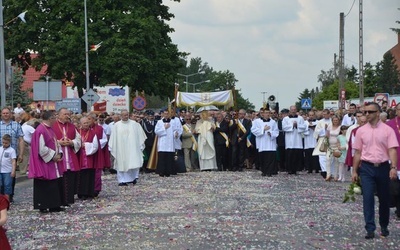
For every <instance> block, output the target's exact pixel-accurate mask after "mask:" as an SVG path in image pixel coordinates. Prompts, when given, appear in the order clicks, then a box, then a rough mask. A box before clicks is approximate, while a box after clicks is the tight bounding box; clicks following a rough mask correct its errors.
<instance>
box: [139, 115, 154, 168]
mask: <svg viewBox="0 0 400 250" xmlns="http://www.w3.org/2000/svg"><path fill="white" fill-rule="evenodd" d="M141 125H142V128H143V130H144V133H145V134H146V137H147V139H146V141H145V148H144V154H145V159H144V163H143V166H144V167H145V168H147V163H148V158H149V157H150V154H151V150H152V148H153V144H154V139H155V137H156V134H155V133H154V127H155V125H156V121H154V120H152V121H150V120H143V122H142V123H141Z"/></svg>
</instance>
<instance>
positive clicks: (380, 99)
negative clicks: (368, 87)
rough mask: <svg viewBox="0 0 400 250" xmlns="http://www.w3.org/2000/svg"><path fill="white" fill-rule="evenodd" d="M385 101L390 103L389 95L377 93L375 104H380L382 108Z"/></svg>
mask: <svg viewBox="0 0 400 250" xmlns="http://www.w3.org/2000/svg"><path fill="white" fill-rule="evenodd" d="M383 101H387V102H389V93H376V94H375V97H374V102H376V103H378V104H379V106H382V102H383Z"/></svg>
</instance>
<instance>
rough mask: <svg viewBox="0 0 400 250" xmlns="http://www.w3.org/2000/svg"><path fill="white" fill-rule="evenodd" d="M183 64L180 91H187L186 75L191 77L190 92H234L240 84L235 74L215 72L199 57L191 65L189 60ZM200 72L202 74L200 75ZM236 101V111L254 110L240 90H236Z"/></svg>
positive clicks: (227, 71) (191, 61)
mask: <svg viewBox="0 0 400 250" xmlns="http://www.w3.org/2000/svg"><path fill="white" fill-rule="evenodd" d="M182 64H183V65H185V66H184V67H182V68H181V69H180V70H179V74H180V76H179V77H178V79H177V82H179V83H180V86H179V89H180V91H186V90H185V89H186V84H185V83H184V81H185V80H186V79H185V78H186V77H184V76H185V75H191V76H190V78H189V84H188V92H214V91H222V90H228V89H232V90H233V89H235V87H236V82H238V80H237V79H236V77H235V74H234V73H233V72H230V71H229V70H225V71H215V70H214V69H213V68H212V67H210V66H209V65H208V63H203V62H202V60H201V58H199V57H197V58H192V59H191V60H190V62H189V64H188V63H187V60H184V59H183V63H182ZM198 72H202V73H201V74H198ZM234 99H235V107H234V108H235V109H246V110H248V109H254V105H253V104H252V103H251V102H250V101H249V100H248V99H245V98H243V96H242V94H241V93H240V90H237V89H236V90H235V92H234Z"/></svg>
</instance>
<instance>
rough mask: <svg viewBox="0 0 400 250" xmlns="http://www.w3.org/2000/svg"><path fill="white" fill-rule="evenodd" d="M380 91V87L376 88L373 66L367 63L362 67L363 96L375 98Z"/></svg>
mask: <svg viewBox="0 0 400 250" xmlns="http://www.w3.org/2000/svg"><path fill="white" fill-rule="evenodd" d="M382 91H383V90H382V86H378V78H377V75H376V70H375V66H374V65H372V64H371V63H369V62H367V63H366V64H365V65H364V96H375V93H380V92H382Z"/></svg>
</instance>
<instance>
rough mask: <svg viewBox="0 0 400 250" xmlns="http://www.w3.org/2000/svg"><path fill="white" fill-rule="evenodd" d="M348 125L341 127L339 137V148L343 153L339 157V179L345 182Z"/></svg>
mask: <svg viewBox="0 0 400 250" xmlns="http://www.w3.org/2000/svg"><path fill="white" fill-rule="evenodd" d="M347 128H348V127H347V126H344V125H342V126H341V127H340V133H339V135H338V137H337V139H338V149H339V150H340V152H342V154H341V155H340V157H339V158H338V161H339V178H338V181H342V182H344V176H345V173H346V166H345V164H344V162H345V160H346V155H347V142H346V131H347Z"/></svg>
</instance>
